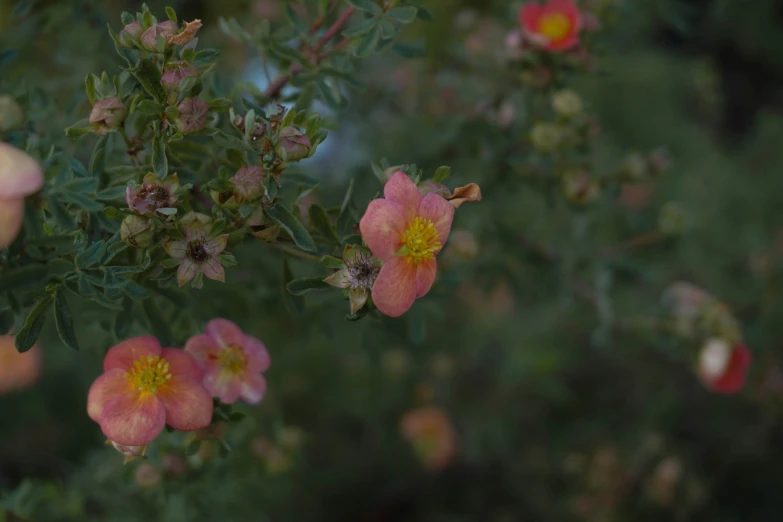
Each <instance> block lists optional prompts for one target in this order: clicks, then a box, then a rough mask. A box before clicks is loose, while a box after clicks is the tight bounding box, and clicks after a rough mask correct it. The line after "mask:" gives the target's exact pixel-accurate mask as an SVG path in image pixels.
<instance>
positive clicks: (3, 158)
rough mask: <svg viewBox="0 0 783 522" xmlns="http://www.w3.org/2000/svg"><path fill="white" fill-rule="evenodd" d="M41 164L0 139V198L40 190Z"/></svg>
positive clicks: (42, 179)
mask: <svg viewBox="0 0 783 522" xmlns="http://www.w3.org/2000/svg"><path fill="white" fill-rule="evenodd" d="M43 184H44V177H43V171H42V170H41V166H40V165H39V164H38V162H37V161H35V160H34V159H33V158H32V157H31V156H29V155H27V154H26V153H24V152H22V151H21V150H19V149H17V148H16V147H12V146H11V145H8V144H7V143H3V142H1V141H0V198H2V199H6V200H8V199H21V198H23V197H25V196H29V195H30V194H34V193H36V192H38V191H39V190H41V187H43Z"/></svg>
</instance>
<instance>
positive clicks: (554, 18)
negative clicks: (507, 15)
mask: <svg viewBox="0 0 783 522" xmlns="http://www.w3.org/2000/svg"><path fill="white" fill-rule="evenodd" d="M519 21H520V23H521V24H522V29H523V30H524V32H525V36H527V38H528V39H529V40H530V41H531V42H533V43H534V44H536V45H538V46H540V47H543V48H544V49H546V50H548V51H565V50H568V49H571V48H572V47H574V46H576V45H578V44H579V31H580V30H581V29H582V13H581V12H580V11H579V7H578V6H577V5H576V2H574V0H549V1H548V2H547V3H545V4H539V3H537V2H528V3H526V4H525V5H523V6H522V9H521V10H520V12H519Z"/></svg>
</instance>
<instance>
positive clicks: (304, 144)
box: [276, 127, 312, 161]
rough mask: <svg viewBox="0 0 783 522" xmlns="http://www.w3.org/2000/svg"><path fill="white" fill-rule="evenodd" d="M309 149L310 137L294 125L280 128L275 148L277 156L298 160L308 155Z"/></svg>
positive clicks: (310, 147)
mask: <svg viewBox="0 0 783 522" xmlns="http://www.w3.org/2000/svg"><path fill="white" fill-rule="evenodd" d="M311 149H312V146H311V144H310V138H308V137H307V136H306V135H305V134H304V133H303V132H301V131H300V130H299V129H297V128H296V127H284V128H282V129H281V130H280V138H279V140H278V142H277V150H276V152H277V155H278V156H281V157H285V158H286V159H287V160H289V161H298V160H300V159H304V158H306V157H308V156H310V151H311ZM283 151H285V153H283Z"/></svg>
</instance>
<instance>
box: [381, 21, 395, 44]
mask: <svg viewBox="0 0 783 522" xmlns="http://www.w3.org/2000/svg"><path fill="white" fill-rule="evenodd" d="M395 34H397V30H396V29H395V28H394V24H392V23H391V22H390V21H388V20H381V38H383V39H384V40H387V39H389V38H394V35H395Z"/></svg>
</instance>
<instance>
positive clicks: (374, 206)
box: [359, 199, 408, 260]
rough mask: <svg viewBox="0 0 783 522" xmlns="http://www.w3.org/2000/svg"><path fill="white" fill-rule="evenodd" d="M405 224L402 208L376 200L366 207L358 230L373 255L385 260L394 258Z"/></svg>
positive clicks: (389, 202)
mask: <svg viewBox="0 0 783 522" xmlns="http://www.w3.org/2000/svg"><path fill="white" fill-rule="evenodd" d="M407 223H408V221H407V219H406V218H405V212H404V211H403V207H402V206H400V205H399V204H397V203H394V202H392V201H388V200H385V199H376V200H374V201H371V202H370V204H369V205H368V206H367V211H366V212H365V213H364V216H362V219H361V221H360V222H359V230H360V231H361V233H362V238H363V239H364V242H365V243H367V246H368V247H369V248H370V251H371V252H372V253H373V255H375V256H377V257H379V258H381V259H384V260H386V259H391V258H392V257H394V254H395V252H397V250H399V249H400V247H401V246H402V238H403V237H404V235H405V226H406V225H407Z"/></svg>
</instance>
